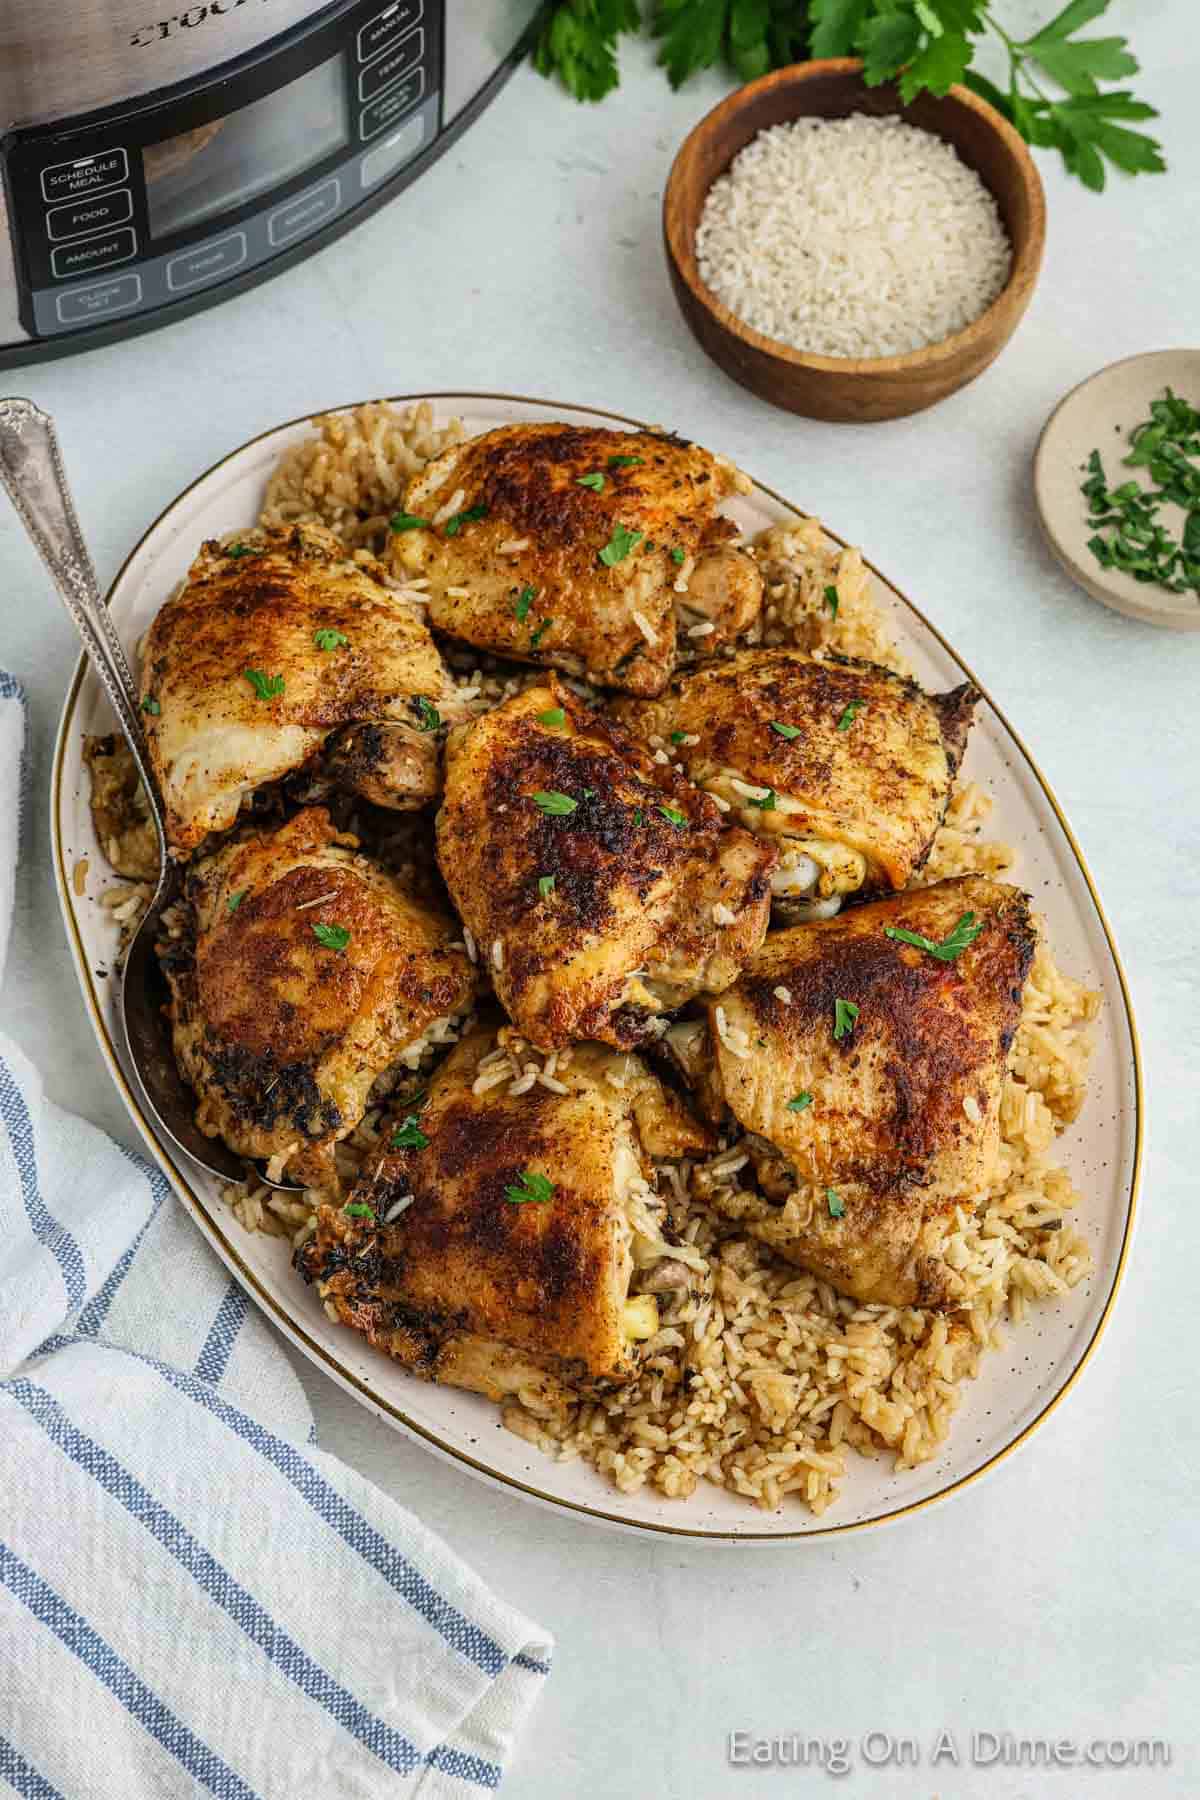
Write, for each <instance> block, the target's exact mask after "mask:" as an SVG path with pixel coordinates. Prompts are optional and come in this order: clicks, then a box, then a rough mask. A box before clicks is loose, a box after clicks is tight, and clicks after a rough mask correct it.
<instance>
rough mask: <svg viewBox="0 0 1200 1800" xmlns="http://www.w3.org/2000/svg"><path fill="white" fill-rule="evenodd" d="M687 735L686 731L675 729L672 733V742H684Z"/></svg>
mask: <svg viewBox="0 0 1200 1800" xmlns="http://www.w3.org/2000/svg"><path fill="white" fill-rule="evenodd" d="M686 736H687V732H686V731H673V732H672V733H671V742H672V743H673V744H682V742H683V740H684V738H685V737H686Z"/></svg>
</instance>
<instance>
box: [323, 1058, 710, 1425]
mask: <svg viewBox="0 0 1200 1800" xmlns="http://www.w3.org/2000/svg"><path fill="white" fill-rule="evenodd" d="M513 1036H514V1034H513V1033H512V1031H511V1028H506V1029H505V1030H503V1031H502V1032H501V1033H500V1048H501V1054H503V1045H504V1041H505V1039H511V1038H512V1037H513ZM496 1049H497V1034H496V1031H495V1030H494V1029H492V1028H481V1029H477V1030H476V1031H474V1032H472V1033H471V1034H470V1036H469V1037H467V1038H466V1039H464V1041H463V1042H462V1043H461V1044H459V1045H458V1046H457V1048H456V1049H455V1050H454V1051H453V1052H452V1053H451V1055H450V1057H449V1058H448V1059H447V1061H446V1062H445V1063H443V1065H442V1066H441V1068H440V1069H439V1070H438V1071H437V1073H436V1074H435V1075H434V1076H433V1078H432V1081H431V1083H430V1087H429V1096H428V1100H427V1102H426V1103H425V1105H424V1106H422V1107H421V1109H420V1112H419V1114H417V1115H416V1117H415V1120H414V1119H411V1118H410V1120H409V1126H410V1129H409V1130H408V1131H407V1132H406V1133H405V1135H406V1136H408V1137H410V1138H411V1137H413V1136H416V1135H419V1138H423V1139H425V1140H426V1141H425V1142H424V1143H420V1142H418V1143H416V1144H414V1145H412V1146H411V1147H408V1148H403V1147H402V1148H395V1147H391V1146H390V1139H391V1138H392V1137H394V1136H395V1135H396V1132H395V1126H396V1125H402V1124H403V1122H404V1116H405V1115H404V1114H403V1109H401V1111H398V1112H397V1115H396V1118H395V1119H394V1121H393V1124H392V1126H391V1127H389V1128H387V1130H386V1133H385V1138H384V1142H385V1145H387V1146H388V1147H385V1149H384V1150H383V1151H382V1152H381V1153H380V1154H379V1155H378V1156H377V1157H376V1158H375V1159H374V1160H373V1161H372V1162H371V1163H369V1164H368V1165H367V1167H366V1168H365V1169H364V1171H363V1174H362V1176H361V1178H360V1180H359V1182H358V1185H357V1186H356V1187H355V1190H354V1193H353V1195H352V1197H351V1202H350V1210H349V1211H346V1210H342V1209H338V1208H334V1207H332V1206H323V1207H322V1208H321V1210H320V1213H319V1217H318V1225H317V1230H316V1233H315V1234H314V1236H312V1237H311V1238H310V1239H309V1240H308V1242H307V1243H306V1244H304V1245H303V1247H302V1248H301V1250H300V1251H299V1252H298V1253H297V1257H296V1263H297V1266H298V1268H299V1269H300V1270H301V1272H302V1273H303V1274H304V1275H305V1277H306V1278H307V1279H308V1280H310V1281H311V1280H318V1281H320V1282H322V1283H323V1284H327V1285H326V1286H324V1287H323V1289H322V1292H323V1294H325V1295H326V1297H327V1298H329V1299H331V1300H332V1301H333V1303H334V1306H335V1307H336V1309H337V1312H338V1315H339V1317H340V1318H341V1320H342V1323H343V1324H345V1325H348V1326H350V1327H352V1328H353V1329H354V1330H357V1331H361V1332H362V1333H363V1334H364V1335H365V1336H366V1338H367V1339H368V1340H369V1342H370V1343H371V1344H373V1345H374V1346H375V1347H376V1348H378V1349H381V1350H385V1351H386V1352H387V1353H388V1354H389V1355H391V1356H394V1357H395V1358H396V1359H397V1360H398V1361H399V1362H401V1363H403V1364H404V1365H405V1366H406V1367H408V1368H411V1369H414V1370H415V1371H416V1372H417V1373H418V1374H422V1375H425V1376H428V1377H430V1378H432V1379H434V1380H436V1381H442V1382H447V1383H449V1384H451V1385H453V1386H458V1387H468V1388H473V1389H475V1390H477V1391H478V1392H481V1393H485V1394H487V1395H489V1396H490V1397H491V1398H493V1399H499V1398H501V1397H502V1396H503V1395H504V1394H506V1393H512V1392H515V1391H516V1390H517V1389H518V1388H531V1387H532V1388H535V1389H538V1390H540V1391H542V1392H543V1393H547V1392H549V1391H552V1384H553V1383H554V1381H555V1380H563V1381H570V1382H572V1383H575V1384H580V1383H583V1384H588V1383H596V1382H601V1383H604V1382H611V1381H617V1380H620V1379H622V1378H623V1377H625V1376H628V1375H629V1374H631V1373H632V1372H633V1370H634V1368H635V1367H636V1346H637V1342H638V1340H639V1339H643V1340H644V1339H645V1338H647V1337H649V1336H651V1335H652V1334H653V1332H654V1331H655V1330H656V1329H657V1325H658V1306H657V1302H656V1301H655V1300H654V1299H653V1297H652V1295H651V1294H650V1293H649V1292H643V1294H642V1295H641V1296H640V1298H638V1299H636V1300H635V1301H634V1303H633V1305H632V1306H629V1304H628V1303H629V1300H630V1291H631V1287H636V1286H638V1285H639V1280H638V1278H639V1272H640V1271H644V1270H653V1269H654V1268H655V1267H662V1266H663V1265H664V1263H668V1262H673V1263H675V1264H676V1266H678V1262H677V1259H678V1257H679V1256H680V1255H683V1256H685V1257H689V1256H690V1260H691V1262H692V1264H693V1265H694V1264H695V1263H696V1261H697V1258H696V1254H695V1252H692V1251H690V1247H689V1246H683V1247H682V1248H681V1247H679V1246H675V1245H672V1244H670V1243H668V1242H667V1240H666V1239H665V1238H664V1237H663V1235H662V1229H661V1225H662V1219H663V1217H664V1209H663V1207H662V1203H661V1202H660V1201H659V1200H658V1198H657V1196H656V1195H655V1194H654V1191H653V1188H652V1186H651V1185H650V1182H651V1179H652V1165H651V1162H650V1158H651V1156H653V1155H656V1154H657V1155H668V1154H669V1155H675V1156H679V1155H686V1154H688V1153H689V1152H692V1153H694V1152H697V1151H703V1150H704V1149H706V1148H708V1147H709V1146H710V1144H711V1139H710V1137H709V1135H708V1133H707V1132H706V1131H705V1130H704V1129H703V1128H702V1127H701V1126H699V1125H698V1124H697V1123H696V1122H695V1121H694V1120H693V1119H691V1118H690V1116H689V1115H688V1114H687V1113H686V1112H685V1111H684V1110H683V1108H682V1107H681V1106H680V1104H679V1103H678V1101H675V1100H674V1099H673V1098H672V1096H671V1095H670V1094H669V1092H668V1091H667V1090H666V1089H664V1088H663V1087H662V1085H661V1084H660V1083H659V1081H658V1080H657V1079H656V1078H655V1077H654V1076H653V1075H651V1074H650V1072H649V1071H648V1070H647V1069H646V1068H645V1066H644V1065H643V1064H642V1063H641V1062H640V1061H639V1060H638V1059H637V1058H636V1057H623V1056H620V1055H617V1054H616V1053H614V1052H613V1051H609V1050H605V1049H603V1048H601V1047H600V1046H599V1045H596V1044H586V1045H582V1046H580V1047H579V1048H577V1049H576V1050H575V1052H574V1053H573V1055H572V1057H571V1059H570V1061H569V1063H567V1064H566V1065H565V1066H561V1067H560V1068H559V1070H558V1072H557V1079H558V1081H559V1083H560V1085H561V1086H563V1087H564V1088H565V1089H566V1090H567V1091H566V1092H565V1093H561V1094H560V1093H555V1092H551V1091H550V1090H549V1089H547V1088H546V1087H544V1086H541V1085H537V1086H534V1087H532V1088H530V1089H529V1090H528V1091H527V1092H525V1093H522V1094H520V1095H510V1094H509V1093H508V1086H509V1085H510V1080H509V1076H508V1074H507V1073H503V1071H502V1080H501V1082H500V1083H499V1084H498V1085H492V1086H488V1080H489V1076H488V1073H487V1071H488V1069H489V1067H492V1068H493V1069H494V1067H495V1061H496V1057H495V1052H496ZM485 1058H489V1059H490V1063H489V1062H487V1061H485V1060H484V1059H485ZM481 1064H482V1065H483V1067H482V1071H481ZM610 1073H611V1074H612V1075H613V1076H615V1077H617V1078H618V1079H620V1080H621V1081H622V1082H623V1085H622V1086H620V1087H618V1086H615V1085H614V1084H613V1082H612V1081H610V1080H609V1079H608V1076H609V1075H610ZM477 1084H478V1086H479V1088H480V1090H481V1091H480V1092H476V1091H475V1087H476V1085H477ZM413 1123H419V1134H417V1133H414V1132H413V1131H412V1129H411V1126H412V1124H413ZM530 1177H540V1178H542V1182H543V1183H548V1184H549V1189H548V1190H547V1188H546V1186H545V1185H536V1184H535V1191H537V1192H538V1193H540V1194H541V1195H543V1196H546V1195H547V1194H548V1197H545V1198H543V1199H541V1200H538V1199H530V1200H526V1201H523V1202H522V1201H521V1200H520V1199H519V1196H520V1194H521V1193H523V1192H526V1191H529V1190H528V1183H529V1179H530ZM514 1195H516V1196H517V1198H514ZM410 1196H411V1199H410V1198H409V1197H410ZM401 1203H404V1204H403V1205H402V1207H401V1210H400V1212H399V1214H398V1215H397V1216H394V1217H393V1218H392V1219H391V1222H390V1223H389V1222H388V1220H389V1215H392V1214H393V1210H394V1209H395V1208H396V1207H397V1206H400V1205H401ZM360 1207H362V1208H368V1209H369V1212H365V1213H359V1212H358V1211H357V1209H358V1208H360ZM685 1279H686V1275H685ZM650 1285H651V1286H652V1285H653V1282H652V1280H651V1282H650Z"/></svg>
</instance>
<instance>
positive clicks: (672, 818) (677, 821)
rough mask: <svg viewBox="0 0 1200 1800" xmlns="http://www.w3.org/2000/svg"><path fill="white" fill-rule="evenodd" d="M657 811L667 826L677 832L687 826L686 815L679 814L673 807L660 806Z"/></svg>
mask: <svg viewBox="0 0 1200 1800" xmlns="http://www.w3.org/2000/svg"><path fill="white" fill-rule="evenodd" d="M658 810H659V812H660V813H661V814H662V816H663V818H664V819H665V820H666V821H667V823H668V825H674V827H675V829H676V830H677V831H679V830H681V829H682V828H683V826H685V825H686V824H687V815H686V814H685V813H681V812H679V811H678V809H677V808H676V807H674V806H660V807H659V809H658Z"/></svg>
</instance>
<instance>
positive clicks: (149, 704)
mask: <svg viewBox="0 0 1200 1800" xmlns="http://www.w3.org/2000/svg"><path fill="white" fill-rule="evenodd" d="M142 711H143V712H144V713H149V714H150V715H151V717H152V718H155V719H157V717H158V715H159V713H160V712H161V711H162V707H161V706H160V705H159V704H158V701H157V700H156V699H155V698H154V695H153V694H147V695H146V697H145V699H144V700H143V701H142Z"/></svg>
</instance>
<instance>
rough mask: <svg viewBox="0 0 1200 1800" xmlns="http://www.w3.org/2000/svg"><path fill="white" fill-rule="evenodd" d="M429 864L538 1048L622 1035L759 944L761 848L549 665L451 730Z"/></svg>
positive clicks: (732, 971) (764, 909)
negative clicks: (726, 825)
mask: <svg viewBox="0 0 1200 1800" xmlns="http://www.w3.org/2000/svg"><path fill="white" fill-rule="evenodd" d="M437 855H438V864H439V866H440V868H441V871H442V875H443V877H444V879H445V882H446V885H447V887H448V888H449V890H450V893H451V896H452V897H453V900H454V904H455V906H456V907H457V908H458V911H459V912H460V913H461V915H462V917H463V919H464V920H465V922H466V924H467V925H468V926H469V928H470V930H471V932H472V933H473V934H474V937H475V940H476V942H477V943H478V945H479V955H480V958H481V960H483V961H485V962H486V963H487V964H488V965H489V966H490V969H491V975H492V981H493V984H494V986H495V989H496V993H497V996H498V997H499V999H500V1001H501V1002H502V1004H503V1005H504V1006H505V1008H506V1009H507V1011H508V1013H509V1014H510V1016H511V1017H512V1018H513V1019H514V1020H515V1021H516V1023H517V1024H518V1025H519V1026H520V1028H521V1030H522V1031H523V1032H524V1033H525V1035H526V1036H527V1037H528V1038H529V1039H530V1040H531V1041H532V1042H533V1043H535V1044H539V1045H541V1046H542V1047H543V1048H544V1049H557V1048H561V1047H562V1046H563V1045H564V1044H569V1043H571V1042H572V1041H573V1040H575V1039H583V1038H597V1039H599V1040H601V1041H602V1042H604V1043H608V1044H616V1045H619V1046H626V1045H631V1044H636V1043H638V1042H640V1041H641V1040H642V1039H643V1038H646V1037H648V1036H652V1035H653V1033H654V1027H655V1020H656V1016H657V1015H658V1014H659V1013H661V1012H663V1011H664V1010H669V1009H670V1008H673V1007H676V1006H679V1005H682V1003H683V1002H684V1001H685V1000H688V999H690V998H691V997H692V996H693V995H695V994H697V993H700V992H701V991H702V990H704V991H710V992H713V993H720V992H721V990H722V989H723V988H726V987H728V986H729V984H730V982H732V981H735V980H736V979H737V975H738V971H739V970H740V969H741V967H742V964H743V963H744V962H745V960H746V958H747V957H748V956H749V955H750V953H751V952H752V951H753V950H754V949H755V947H756V946H757V945H758V944H760V943H761V942H762V939H763V935H764V933H765V931H766V928H767V917H768V914H769V911H770V876H771V871H772V870H773V868H774V867H775V852H774V850H773V849H772V848H771V846H770V845H769V844H767V843H765V842H764V841H763V840H762V839H761V838H755V837H753V836H752V835H751V833H749V832H747V831H740V830H733V831H726V830H723V829H722V821H721V815H720V813H719V811H718V809H717V808H716V806H715V805H714V804H713V802H712V801H711V800H710V799H709V798H708V797H707V795H705V794H702V793H701V792H700V791H699V789H698V788H694V787H692V786H691V785H690V784H689V783H688V782H686V781H683V780H682V779H681V778H680V777H679V776H678V775H676V774H675V772H674V771H673V770H672V769H670V768H668V767H663V766H661V765H660V764H657V763H655V762H654V761H653V760H652V759H651V757H650V756H649V755H648V753H647V752H645V751H644V750H642V749H640V748H639V747H638V746H637V745H636V744H635V743H634V742H633V740H632V739H630V738H627V737H626V735H625V733H624V732H622V731H621V730H620V729H619V728H617V727H614V726H613V725H611V724H610V723H609V722H608V721H607V720H606V719H604V718H602V717H601V716H600V715H599V714H598V713H594V712H592V711H590V710H589V709H588V708H587V707H586V706H585V705H584V704H583V703H582V702H581V701H580V700H578V699H577V698H576V697H575V695H574V694H572V693H570V692H568V690H567V689H566V688H564V687H563V686H562V684H561V683H560V682H558V681H557V680H556V679H555V678H554V677H551V679H550V680H549V681H548V682H547V684H546V685H545V686H544V687H543V686H538V687H533V688H527V689H526V690H525V692H524V693H522V694H518V695H517V696H516V697H515V698H514V699H512V700H508V701H506V702H505V704H504V705H503V706H499V707H497V708H496V709H495V711H493V712H490V713H485V714H484V715H483V716H482V717H481V718H479V719H477V720H475V721H474V723H473V724H471V725H469V726H462V727H460V728H459V729H458V730H456V731H454V732H453V733H452V734H451V736H450V739H449V741H448V743H447V746H446V792H445V796H444V798H443V801H442V808H441V811H440V812H439V813H438V816H437Z"/></svg>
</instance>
